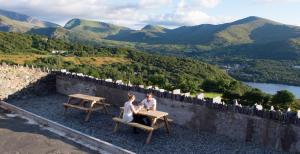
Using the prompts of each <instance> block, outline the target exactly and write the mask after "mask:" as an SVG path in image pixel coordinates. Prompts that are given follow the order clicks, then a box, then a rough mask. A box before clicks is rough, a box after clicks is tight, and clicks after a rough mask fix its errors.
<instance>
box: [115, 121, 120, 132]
mask: <svg viewBox="0 0 300 154" xmlns="http://www.w3.org/2000/svg"><path fill="white" fill-rule="evenodd" d="M118 128H119V123H118V122H116V126H115V129H114V133H116V132H117V131H118Z"/></svg>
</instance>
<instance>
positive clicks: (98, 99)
mask: <svg viewBox="0 0 300 154" xmlns="http://www.w3.org/2000/svg"><path fill="white" fill-rule="evenodd" d="M69 97H72V98H78V99H83V100H89V101H96V102H97V101H101V100H104V99H105V98H102V97H96V96H90V95H85V94H71V95H69Z"/></svg>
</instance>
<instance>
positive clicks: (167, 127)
mask: <svg viewBox="0 0 300 154" xmlns="http://www.w3.org/2000/svg"><path fill="white" fill-rule="evenodd" d="M164 122H165V127H166V130H167V133H168V134H170V125H169V122H168V118H167V116H164Z"/></svg>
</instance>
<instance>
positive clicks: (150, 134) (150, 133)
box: [146, 130, 153, 144]
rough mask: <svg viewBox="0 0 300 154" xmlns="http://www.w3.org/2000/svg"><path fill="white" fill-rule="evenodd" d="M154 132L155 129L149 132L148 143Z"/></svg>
mask: <svg viewBox="0 0 300 154" xmlns="http://www.w3.org/2000/svg"><path fill="white" fill-rule="evenodd" d="M152 134H153V130H152V131H150V132H149V134H148V137H147V140H146V144H149V143H150V141H151V138H152Z"/></svg>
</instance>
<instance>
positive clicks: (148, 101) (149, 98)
mask: <svg viewBox="0 0 300 154" xmlns="http://www.w3.org/2000/svg"><path fill="white" fill-rule="evenodd" d="M139 106H143V107H144V108H145V109H146V110H147V111H149V110H153V111H156V99H155V98H153V95H152V93H151V92H148V93H147V94H146V98H145V99H144V100H142V102H141V103H140V104H139ZM140 118H141V119H142V123H143V124H145V125H147V126H151V123H152V121H151V119H150V118H149V117H147V116H140Z"/></svg>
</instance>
